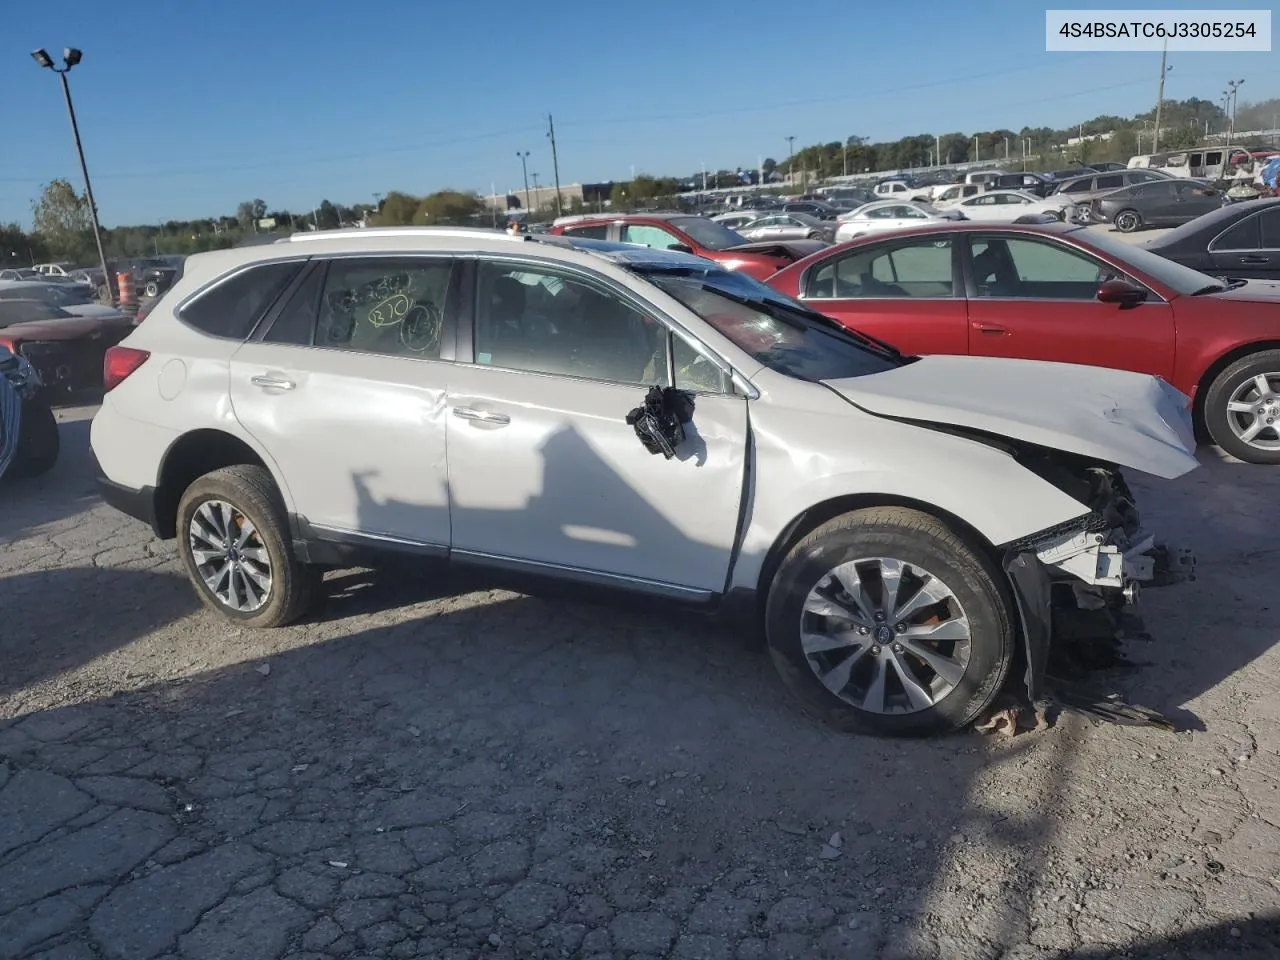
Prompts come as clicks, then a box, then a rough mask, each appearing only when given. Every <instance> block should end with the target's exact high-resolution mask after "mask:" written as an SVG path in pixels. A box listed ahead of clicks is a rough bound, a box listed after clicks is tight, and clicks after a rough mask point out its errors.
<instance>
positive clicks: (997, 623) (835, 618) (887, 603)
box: [765, 507, 1015, 737]
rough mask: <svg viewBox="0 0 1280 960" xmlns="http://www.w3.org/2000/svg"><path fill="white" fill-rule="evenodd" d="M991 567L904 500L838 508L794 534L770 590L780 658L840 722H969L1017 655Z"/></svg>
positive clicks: (810, 697) (854, 728)
mask: <svg viewBox="0 0 1280 960" xmlns="http://www.w3.org/2000/svg"><path fill="white" fill-rule="evenodd" d="M999 583H1000V574H999V573H998V571H997V570H996V569H995V568H994V566H993V565H992V564H991V563H990V561H988V560H987V559H985V558H984V557H982V556H980V555H979V554H977V553H975V552H974V551H973V550H972V549H970V548H969V547H968V546H967V545H966V544H965V543H964V542H963V541H962V540H961V539H960V538H959V537H958V536H956V534H955V533H954V532H953V531H952V530H951V529H950V528H949V527H947V526H946V525H945V524H944V523H942V522H941V521H940V520H938V519H936V518H934V517H932V516H929V515H927V514H924V513H920V512H918V511H915V510H907V509H902V508H898V507H876V508H872V509H867V510H858V511H854V512H852V513H847V514H845V515H843V516H840V517H836V518H835V519H833V520H830V521H828V522H827V523H825V524H823V525H822V526H820V527H818V528H817V529H816V530H814V531H813V532H812V533H810V534H809V535H808V536H806V537H805V538H804V539H802V540H801V541H800V542H799V543H797V544H796V545H795V546H794V547H793V548H792V549H791V551H790V552H789V553H788V554H787V557H786V559H785V560H783V562H782V564H781V566H780V567H779V569H778V572H777V574H776V575H775V577H774V579H773V582H772V584H771V585H770V588H769V596H768V600H767V603H766V607H765V630H766V636H767V639H768V643H769V650H770V654H771V656H772V658H773V662H774V666H775V667H777V669H778V672H779V674H781V676H782V680H783V683H784V684H786V686H787V688H788V689H789V690H790V691H791V692H792V693H793V694H795V696H796V697H797V698H799V700H800V701H801V703H802V704H803V705H804V706H805V707H806V708H808V709H809V710H810V711H811V712H813V713H814V714H816V715H817V716H819V717H821V718H822V719H823V720H825V721H826V722H827V723H829V724H831V725H832V726H834V727H837V728H838V729H841V730H846V731H850V732H855V733H867V734H878V735H884V736H917V737H918V736H928V735H933V734H939V733H945V732H947V731H951V730H957V729H959V728H961V727H964V726H966V725H967V724H969V723H971V722H972V721H973V720H974V719H975V718H976V717H977V716H978V715H979V714H980V713H981V712H982V711H983V710H984V709H986V707H987V706H989V705H990V703H991V702H992V700H994V699H995V697H996V695H997V694H998V693H999V691H1000V688H1001V686H1002V685H1003V684H1004V682H1005V679H1006V677H1007V676H1008V673H1009V668H1010V664H1011V663H1012V661H1013V657H1014V649H1015V644H1014V628H1013V622H1012V618H1011V616H1010V604H1009V600H1008V599H1007V591H1005V590H1003V589H1002V588H1001V587H1000V586H999Z"/></svg>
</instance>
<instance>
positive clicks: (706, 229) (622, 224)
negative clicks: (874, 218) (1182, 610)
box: [548, 213, 826, 280]
mask: <svg viewBox="0 0 1280 960" xmlns="http://www.w3.org/2000/svg"><path fill="white" fill-rule="evenodd" d="M548 233H554V234H564V235H565V236H570V237H587V238H589V239H592V240H612V241H614V242H616V243H634V244H638V245H640V246H645V247H652V248H654V249H655V250H681V251H683V252H685V253H694V254H697V255H698V256H700V257H705V258H706V259H708V260H714V261H715V262H716V263H718V264H720V266H722V267H724V268H725V269H726V270H737V271H739V272H741V273H745V274H746V275H747V276H749V277H753V278H755V279H756V280H767V279H768V278H769V277H771V276H773V275H774V274H775V273H777V272H778V271H779V270H781V269H782V268H783V267H785V266H787V265H788V264H791V263H795V262H796V261H797V260H799V259H800V258H801V257H805V256H808V255H809V254H810V253H812V252H813V251H815V250H820V249H822V248H823V247H824V246H826V244H824V243H823V242H822V241H821V240H764V241H757V242H755V243H751V242H748V241H747V240H746V239H745V238H744V237H743V236H742V235H741V234H739V233H736V232H735V231H733V230H730V229H729V228H728V227H726V226H725V225H724V224H723V223H719V222H717V221H715V220H708V219H707V218H706V217H700V216H696V215H694V214H685V213H627V214H620V215H610V214H607V213H602V214H584V215H581V216H577V217H566V218H563V219H562V220H557V221H556V222H555V224H554V225H553V226H552V227H551V229H550V230H549V231H548Z"/></svg>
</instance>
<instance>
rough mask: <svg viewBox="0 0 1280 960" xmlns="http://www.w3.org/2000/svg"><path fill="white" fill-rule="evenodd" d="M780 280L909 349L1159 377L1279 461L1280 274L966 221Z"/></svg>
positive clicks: (1086, 237) (783, 286) (860, 246)
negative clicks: (1226, 271)
mask: <svg viewBox="0 0 1280 960" xmlns="http://www.w3.org/2000/svg"><path fill="white" fill-rule="evenodd" d="M767 282H768V284H769V286H771V287H773V288H775V289H776V290H778V291H780V292H781V293H785V294H787V295H788V296H792V297H795V298H797V299H799V300H801V301H804V302H805V303H806V304H808V306H810V307H812V308H813V309H815V310H817V311H819V312H821V313H824V314H826V315H827V316H829V317H832V318H834V319H836V320H838V321H839V322H840V323H841V324H843V325H845V326H848V327H851V328H853V329H856V330H862V331H865V332H866V333H869V334H871V335H873V336H876V337H879V338H880V339H882V340H887V341H889V342H890V343H892V344H894V345H895V346H897V347H898V348H899V349H900V350H902V351H903V352H904V353H910V354H928V353H954V354H973V355H975V356H986V357H1016V358H1020V359H1026V360H1056V361H1059V362H1066V363H1083V364H1092V365H1094V366H1102V367H1115V368H1118V369H1121V370H1135V371H1138V372H1140V373H1150V374H1155V375H1157V376H1160V377H1162V378H1164V379H1165V380H1167V381H1168V382H1169V383H1172V384H1173V385H1174V386H1176V387H1177V388H1178V389H1179V390H1181V391H1182V392H1183V393H1186V394H1187V395H1189V396H1190V397H1192V399H1193V403H1194V407H1193V409H1194V412H1195V416H1196V422H1197V425H1198V427H1199V428H1200V429H1201V430H1202V431H1203V432H1204V433H1207V434H1208V436H1209V437H1210V438H1212V440H1213V441H1214V442H1215V443H1217V444H1218V445H1219V446H1220V447H1222V448H1223V449H1224V450H1226V451H1227V452H1228V453H1230V454H1232V455H1234V456H1236V457H1238V458H1239V459H1241V460H1245V461H1248V462H1250V463H1280V283H1277V282H1275V281H1269V280H1240V279H1231V278H1224V277H1211V276H1208V275H1207V274H1203V273H1199V272H1198V271H1195V270H1191V269H1189V268H1188V267H1184V266H1182V265H1180V264H1177V263H1174V262H1173V261H1171V260H1166V259H1165V258H1163V257H1161V256H1158V255H1156V254H1154V253H1151V252H1150V251H1147V250H1144V249H1142V247H1140V246H1137V245H1131V244H1127V243H1123V242H1121V241H1119V240H1116V239H1114V238H1113V237H1110V236H1107V235H1106V234H1104V233H1098V232H1086V231H1085V229H1084V228H1082V227H1077V226H1068V225H1054V224H1048V225H1036V226H1031V225H1019V224H982V223H973V222H967V223H957V224H941V225H935V226H932V227H922V228H920V229H912V230H901V231H895V232H894V233H892V234H889V235H884V234H881V235H879V236H875V235H873V236H868V237H862V238H859V239H857V240H854V241H851V242H850V243H845V244H841V245H839V246H834V247H827V248H826V249H824V250H822V251H820V252H818V253H816V254H814V255H812V256H809V257H806V258H805V259H803V260H800V261H798V262H796V263H794V264H792V265H791V266H790V267H787V268H785V269H784V270H781V271H780V272H778V273H776V274H774V275H773V276H772V277H770V278H769V279H768V281H767ZM1026 402H1027V403H1045V402H1051V398H1045V397H1027V398H1026Z"/></svg>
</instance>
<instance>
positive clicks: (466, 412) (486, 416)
mask: <svg viewBox="0 0 1280 960" xmlns="http://www.w3.org/2000/svg"><path fill="white" fill-rule="evenodd" d="M453 415H454V416H455V417H457V418H458V419H459V420H477V421H479V422H480V423H497V424H506V423H510V422H511V418H510V417H508V416H507V415H506V414H505V413H492V412H490V411H488V410H476V409H474V408H472V407H454V408H453Z"/></svg>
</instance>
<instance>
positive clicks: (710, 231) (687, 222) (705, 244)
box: [670, 217, 747, 250]
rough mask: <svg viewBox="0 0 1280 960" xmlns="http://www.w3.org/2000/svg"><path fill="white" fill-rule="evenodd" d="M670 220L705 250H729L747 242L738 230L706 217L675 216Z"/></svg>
mask: <svg viewBox="0 0 1280 960" xmlns="http://www.w3.org/2000/svg"><path fill="white" fill-rule="evenodd" d="M670 222H671V225H672V226H673V227H675V228H676V229H677V230H683V231H684V232H685V233H687V234H688V235H689V236H690V237H692V238H693V242H694V243H696V244H697V245H698V246H700V247H702V248H703V249H704V250H728V249H729V248H730V247H736V246H739V245H741V244H744V243H746V242H747V239H746V238H745V237H744V236H743V235H742V234H740V233H738V232H737V231H735V230H730V229H729V228H728V227H726V226H725V225H724V224H723V223H717V222H716V221H714V220H708V219H706V218H705V217H675V218H673V219H672V220H671V221H670Z"/></svg>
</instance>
